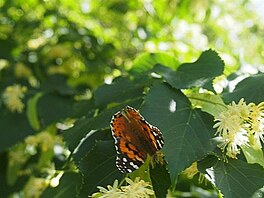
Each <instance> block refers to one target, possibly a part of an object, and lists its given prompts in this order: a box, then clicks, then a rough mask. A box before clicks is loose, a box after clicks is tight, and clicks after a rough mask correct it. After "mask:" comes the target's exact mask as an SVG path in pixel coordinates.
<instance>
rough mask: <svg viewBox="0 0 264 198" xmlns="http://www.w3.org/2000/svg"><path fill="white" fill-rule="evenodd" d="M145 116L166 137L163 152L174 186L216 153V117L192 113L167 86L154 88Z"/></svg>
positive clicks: (176, 93) (145, 105)
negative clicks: (190, 168) (187, 171)
mask: <svg viewBox="0 0 264 198" xmlns="http://www.w3.org/2000/svg"><path fill="white" fill-rule="evenodd" d="M142 113H143V115H144V116H145V118H146V120H147V121H149V122H150V123H151V124H153V125H155V126H157V127H158V128H159V129H160V130H161V132H162V134H163V136H164V141H165V145H164V148H163V151H164V154H165V159H166V160H167V162H168V170H169V173H170V177H171V181H172V184H173V185H175V183H176V179H177V176H178V174H179V173H180V172H181V171H183V170H184V169H185V168H187V167H188V166H190V165H191V164H192V162H194V161H196V160H198V159H201V158H202V157H203V156H205V155H206V154H208V153H209V152H210V151H212V150H213V148H214V146H213V144H212V143H211V138H212V137H213V135H214V132H213V128H212V126H213V117H212V116H210V115H209V114H207V113H204V112H201V111H200V110H197V109H192V108H191V105H190V102H189V101H188V99H187V98H186V97H185V96H184V95H183V94H182V93H181V91H179V90H177V89H174V88H171V87H170V86H168V85H167V84H164V83H156V84H154V85H153V87H151V88H150V91H149V92H148V93H147V95H146V97H145V102H144V105H143V107H142Z"/></svg>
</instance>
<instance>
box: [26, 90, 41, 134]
mask: <svg viewBox="0 0 264 198" xmlns="http://www.w3.org/2000/svg"><path fill="white" fill-rule="evenodd" d="M42 95H43V93H37V94H36V95H35V96H33V97H32V98H30V99H29V100H28V102H27V118H28V121H29V123H30V126H31V127H32V128H33V129H34V130H35V131H38V130H39V129H40V123H39V119H38V111H37V102H38V100H39V98H40V97H42Z"/></svg>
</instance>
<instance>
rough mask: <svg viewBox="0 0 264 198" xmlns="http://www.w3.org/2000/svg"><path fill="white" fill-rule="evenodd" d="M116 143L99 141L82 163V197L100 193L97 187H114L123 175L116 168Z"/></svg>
mask: <svg viewBox="0 0 264 198" xmlns="http://www.w3.org/2000/svg"><path fill="white" fill-rule="evenodd" d="M115 160H116V150H115V146H114V141H98V142H97V143H96V145H95V146H94V148H93V149H92V150H91V151H90V152H89V153H88V154H87V155H86V156H85V157H84V158H83V159H82V161H81V162H80V171H81V172H82V175H83V185H82V189H81V195H80V197H87V196H88V195H91V194H92V193H94V192H96V191H98V189H97V186H103V187H106V186H107V185H112V184H113V182H114V180H115V179H121V178H122V177H123V174H121V172H120V171H119V170H118V169H117V168H116V163H115Z"/></svg>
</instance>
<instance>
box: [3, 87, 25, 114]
mask: <svg viewBox="0 0 264 198" xmlns="http://www.w3.org/2000/svg"><path fill="white" fill-rule="evenodd" d="M26 91H27V88H26V87H25V86H21V85H16V84H15V85H13V86H8V87H7V88H6V89H5V91H4V93H3V100H4V103H5V104H6V106H7V108H8V109H9V110H10V111H11V112H15V111H17V112H18V113H22V111H23V109H24V107H25V105H24V104H23V102H22V99H23V98H24V93H25V92H26Z"/></svg>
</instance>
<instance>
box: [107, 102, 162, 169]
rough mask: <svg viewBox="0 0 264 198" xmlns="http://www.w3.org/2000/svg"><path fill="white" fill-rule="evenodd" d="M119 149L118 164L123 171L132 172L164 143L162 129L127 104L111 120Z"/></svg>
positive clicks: (117, 149)
mask: <svg viewBox="0 0 264 198" xmlns="http://www.w3.org/2000/svg"><path fill="white" fill-rule="evenodd" d="M111 130H112V135H113V137H114V139H115V147H116V151H117V158H116V166H117V168H118V169H119V170H120V171H121V172H122V173H131V172H132V171H134V170H136V169H138V168H139V167H140V166H141V165H142V164H143V163H144V161H145V160H146V158H147V155H150V156H152V155H154V154H155V153H156V152H157V151H158V150H160V149H161V148H162V147H163V145H164V140H163V137H162V134H161V132H160V130H159V129H158V128H157V127H154V126H152V125H150V124H149V123H148V122H147V121H145V120H144V118H143V117H142V116H141V115H140V113H139V112H138V111H137V110H135V109H134V108H132V107H129V106H127V107H126V108H124V109H122V110H121V111H119V112H117V113H116V114H115V115H114V116H113V117H112V120H111Z"/></svg>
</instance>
